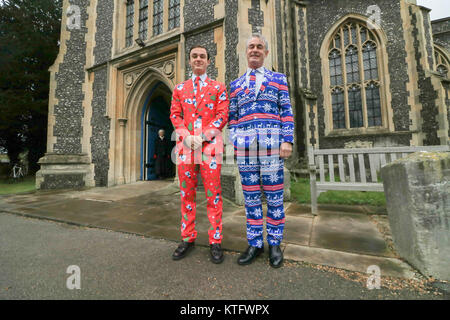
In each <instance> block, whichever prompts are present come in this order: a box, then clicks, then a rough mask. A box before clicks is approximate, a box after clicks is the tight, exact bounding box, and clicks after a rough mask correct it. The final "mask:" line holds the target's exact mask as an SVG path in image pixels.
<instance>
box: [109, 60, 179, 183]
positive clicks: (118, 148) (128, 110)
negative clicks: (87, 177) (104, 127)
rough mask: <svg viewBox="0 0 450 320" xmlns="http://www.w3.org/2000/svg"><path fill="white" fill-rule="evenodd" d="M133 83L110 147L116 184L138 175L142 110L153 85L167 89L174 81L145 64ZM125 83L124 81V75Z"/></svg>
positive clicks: (139, 170)
mask: <svg viewBox="0 0 450 320" xmlns="http://www.w3.org/2000/svg"><path fill="white" fill-rule="evenodd" d="M134 76H135V77H136V78H135V79H132V80H133V81H132V86H131V88H130V90H129V92H128V94H127V96H126V99H125V102H124V104H123V108H121V110H119V112H118V117H117V122H116V123H117V124H118V126H117V130H116V134H115V140H116V143H115V146H114V150H113V154H114V158H115V168H114V176H115V179H114V180H115V182H116V184H125V183H132V182H136V181H138V180H140V179H141V177H142V176H141V169H142V156H143V154H142V152H143V151H142V148H141V145H142V136H143V135H142V130H143V129H144V128H143V123H142V114H143V112H144V110H143V109H144V106H145V102H146V99H147V98H148V96H149V94H150V92H151V90H152V88H154V87H155V86H156V85H157V84H159V83H162V84H163V85H164V86H166V87H167V88H168V89H169V90H170V92H172V90H173V87H174V85H173V83H172V81H171V80H169V79H168V78H167V77H166V76H165V75H164V73H162V72H161V71H160V70H159V69H157V68H154V67H147V68H146V69H145V70H144V71H143V72H140V73H139V74H135V75H134ZM124 78H125V84H127V81H129V79H127V76H125V77H124Z"/></svg>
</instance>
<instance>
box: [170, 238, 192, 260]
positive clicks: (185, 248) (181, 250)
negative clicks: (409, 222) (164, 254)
mask: <svg viewBox="0 0 450 320" xmlns="http://www.w3.org/2000/svg"><path fill="white" fill-rule="evenodd" d="M194 246H195V242H186V241H181V243H180V245H179V246H178V248H176V249H175V252H174V253H173V255H172V259H173V260H180V259H183V258H184V257H185V256H186V255H187V254H188V253H189V251H191V250H192V249H193V248H194Z"/></svg>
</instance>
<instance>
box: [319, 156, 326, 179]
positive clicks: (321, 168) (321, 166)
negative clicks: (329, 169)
mask: <svg viewBox="0 0 450 320" xmlns="http://www.w3.org/2000/svg"><path fill="white" fill-rule="evenodd" d="M318 160H319V174H320V182H325V166H324V163H323V156H322V155H320V156H318Z"/></svg>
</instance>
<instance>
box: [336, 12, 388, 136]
mask: <svg viewBox="0 0 450 320" xmlns="http://www.w3.org/2000/svg"><path fill="white" fill-rule="evenodd" d="M378 47H379V41H378V40H377V37H376V35H375V34H374V33H373V32H372V31H371V30H369V29H368V28H366V27H365V26H364V25H363V24H362V23H360V22H356V21H351V22H346V23H344V24H343V25H341V26H340V27H339V28H338V29H337V31H335V32H334V36H332V38H331V40H330V45H329V51H328V63H329V94H330V95H331V109H332V110H331V112H332V129H333V130H334V129H353V128H369V127H381V126H383V121H382V99H381V92H380V90H381V89H382V88H381V81H380V74H379V73H380V68H379V65H378V63H379V57H378V56H379V53H378V51H377V49H378Z"/></svg>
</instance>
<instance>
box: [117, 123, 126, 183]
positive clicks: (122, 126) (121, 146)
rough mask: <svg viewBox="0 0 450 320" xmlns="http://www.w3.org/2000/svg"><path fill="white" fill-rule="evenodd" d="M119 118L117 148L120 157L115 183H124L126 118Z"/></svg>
mask: <svg viewBox="0 0 450 320" xmlns="http://www.w3.org/2000/svg"><path fill="white" fill-rule="evenodd" d="M118 120H119V125H120V127H119V131H120V141H119V150H121V152H120V157H119V179H118V180H117V184H118V185H120V184H124V183H125V175H124V169H125V168H124V167H125V161H124V159H125V127H126V125H127V119H125V118H121V119H118Z"/></svg>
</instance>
